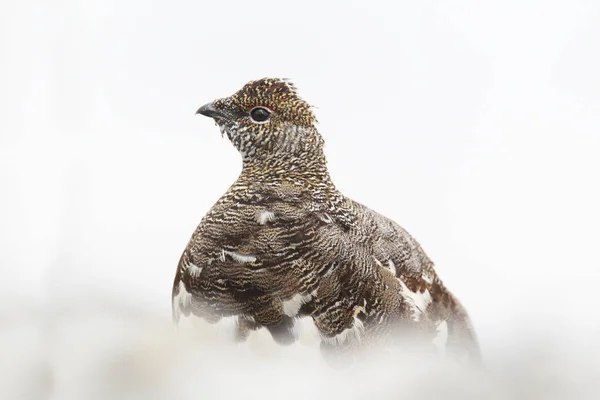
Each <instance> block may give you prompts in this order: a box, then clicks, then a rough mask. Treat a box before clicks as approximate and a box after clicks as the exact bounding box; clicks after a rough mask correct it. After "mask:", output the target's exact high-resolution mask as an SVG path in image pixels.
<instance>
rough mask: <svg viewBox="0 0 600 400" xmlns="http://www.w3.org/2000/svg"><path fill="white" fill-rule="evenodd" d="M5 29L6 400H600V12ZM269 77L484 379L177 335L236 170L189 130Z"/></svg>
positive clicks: (378, 12)
mask: <svg viewBox="0 0 600 400" xmlns="http://www.w3.org/2000/svg"><path fill="white" fill-rule="evenodd" d="M0 8H1V9H0V34H1V35H0V51H1V53H0V60H1V61H0V399H2V400H5V399H7V400H13V399H16V400H21V399H25V400H29V399H47V398H50V399H53V400H63V399H77V400H80V399H136V398H139V399H154V398H157V399H188V398H189V399H192V398H193V399H198V398H219V397H220V398H225V397H233V395H234V394H239V395H243V396H245V397H249V398H252V397H260V396H262V398H301V397H302V396H305V395H312V396H313V397H315V398H318V397H321V398H322V397H325V396H328V398H371V399H372V398H388V397H394V398H408V399H412V398H416V399H418V398H449V399H452V398H457V399H466V398H474V399H506V398H511V399H512V398H522V399H544V398H555V399H577V398H587V399H597V398H599V397H600V395H598V393H599V392H600V390H599V389H600V372H599V371H600V368H599V367H600V366H599V365H598V364H599V360H600V348H599V344H598V343H599V341H598V338H599V337H600V312H599V311H598V308H599V306H600V294H599V293H598V287H599V284H600V256H599V254H598V243H600V234H599V232H600V231H599V229H598V227H599V226H600V207H598V205H599V204H600V187H599V185H598V182H599V181H600V177H599V173H598V171H600V157H598V155H599V154H600V134H599V132H600V96H599V95H598V93H600V80H599V78H598V77H599V76H600V75H599V74H598V71H600V52H598V40H597V38H598V37H600V25H599V24H598V21H599V20H600V3H598V2H597V1H586V0H568V1H567V0H564V1H560V0H559V1H551V2H549V1H543V0H532V1H517V0H506V1H502V2H481V1H477V0H458V1H451V2H447V1H445V2H433V1H420V2H414V1H397V2H390V1H377V0H373V1H369V2H365V1H348V2H343V3H341V2H334V1H332V2H322V1H317V0H315V1H313V0H304V1H302V2H281V1H278V0H272V1H260V0H257V1H252V2H242V1H237V2H236V1H233V2H227V1H198V0H189V1H172V2H147V1H141V0H139V1H138V0H131V1H122V0H89V1H85V2H74V1H62V2H48V1H42V0H27V1H19V2H16V1H13V2H8V1H7V2H2V4H1V5H0ZM263 76H281V77H287V78H292V79H293V80H294V82H295V83H296V84H297V86H298V87H299V89H300V93H301V94H302V95H303V96H304V97H305V98H306V99H307V100H308V101H309V102H310V103H312V104H314V105H316V106H318V109H317V110H316V111H317V117H318V119H319V121H320V129H321V132H322V133H323V135H324V137H325V139H326V154H327V157H328V160H329V165H330V170H331V174H332V177H333V179H334V181H335V182H336V184H337V185H338V187H339V189H340V190H342V191H343V192H344V193H345V194H347V195H348V196H350V197H352V198H354V199H356V200H357V201H360V202H362V203H364V204H367V205H368V206H370V207H371V208H373V209H375V210H377V211H379V212H381V213H383V214H385V215H387V216H389V217H391V218H393V219H394V220H396V221H397V222H399V223H400V224H401V225H403V226H404V227H405V228H407V229H408V230H409V232H411V233H412V234H413V235H414V236H415V237H416V238H417V239H418V240H419V241H420V243H421V244H422V245H423V247H424V248H425V250H426V251H427V253H428V254H429V255H430V256H431V258H432V259H433V260H434V261H435V263H436V265H437V270H438V272H439V274H440V276H441V277H442V278H443V279H444V281H445V283H446V284H447V286H448V287H449V288H451V289H452V290H453V291H454V292H455V293H456V294H457V296H458V297H459V298H460V299H461V301H462V302H463V303H464V304H465V306H466V307H467V309H468V310H469V312H470V314H471V316H472V319H473V321H474V324H475V328H476V330H477V331H478V333H479V337H480V341H481V345H482V350H483V354H484V357H485V362H486V368H487V369H486V371H485V372H482V371H465V370H457V369H456V368H454V367H452V366H450V365H437V366H435V367H432V366H430V365H426V364H424V363H423V362H422V360H415V359H414V357H410V356H407V355H402V356H399V357H397V358H396V359H394V361H393V362H390V361H389V360H388V361H381V362H379V363H373V364H370V365H365V366H363V367H362V368H358V367H355V368H350V369H349V370H344V371H334V370H331V369H330V368H329V367H326V366H325V365H324V364H323V362H322V361H321V360H320V358H319V357H318V353H317V352H316V350H313V348H312V347H310V346H306V345H303V344H298V345H296V346H293V347H290V348H277V347H271V346H266V345H264V344H261V341H260V340H258V339H260V337H259V338H253V339H252V340H253V341H251V342H250V343H248V344H245V345H242V346H241V347H239V346H238V347H233V348H232V347H230V346H225V347H223V346H224V345H223V340H224V338H223V337H222V336H220V335H219V334H218V333H215V332H214V330H213V329H210V328H204V329H202V331H201V332H202V334H201V335H200V334H199V335H196V336H190V335H189V334H187V333H183V334H181V333H179V334H178V335H175V333H174V331H173V329H172V327H171V320H170V290H171V282H172V279H173V273H174V271H175V266H176V263H177V260H178V258H179V255H180V253H181V251H182V249H183V247H184V246H185V243H186V242H187V240H188V238H189V236H190V234H191V233H192V231H193V229H194V228H195V227H196V225H197V223H198V222H199V220H200V218H201V217H202V215H204V213H205V212H206V211H207V210H208V209H209V207H210V206H211V205H212V204H213V203H214V201H216V200H217V198H218V197H219V196H220V195H221V194H222V193H223V192H224V191H225V190H226V189H227V187H228V186H229V185H230V183H231V182H232V181H233V180H234V179H235V177H236V176H237V174H238V172H239V168H240V160H239V156H238V155H237V154H236V152H235V150H234V149H233V148H232V146H231V145H230V144H229V143H228V142H227V141H226V140H223V139H221V137H220V135H219V132H218V129H217V128H216V127H214V126H213V124H212V123H211V122H210V121H209V120H208V119H206V118H202V117H199V116H194V115H193V113H194V111H195V110H196V109H197V107H199V106H200V105H202V104H204V103H205V102H207V101H210V100H212V99H214V98H216V97H221V96H226V95H229V94H230V93H232V92H233V91H235V90H237V89H238V88H239V87H240V86H241V85H242V84H243V83H245V82H246V81H248V80H250V79H254V78H259V77H263Z"/></svg>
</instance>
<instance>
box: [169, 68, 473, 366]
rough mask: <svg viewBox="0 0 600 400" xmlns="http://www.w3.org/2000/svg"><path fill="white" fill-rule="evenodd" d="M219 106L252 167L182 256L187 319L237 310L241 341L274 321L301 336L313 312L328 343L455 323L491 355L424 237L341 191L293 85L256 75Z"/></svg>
mask: <svg viewBox="0 0 600 400" xmlns="http://www.w3.org/2000/svg"><path fill="white" fill-rule="evenodd" d="M257 106H258V107H265V108H268V110H270V116H269V117H270V118H269V120H268V121H267V122H266V123H256V122H255V121H253V120H252V118H251V117H250V115H249V112H250V110H252V109H253V108H254V107H257ZM211 107H213V109H214V110H217V112H218V115H217V116H213V115H211V116H213V117H214V118H215V120H216V122H217V123H218V124H219V126H220V127H221V129H222V131H223V132H224V133H226V134H227V135H228V137H229V139H230V140H231V142H232V143H233V144H234V146H235V147H236V148H237V149H238V150H239V151H240V153H241V154H242V157H243V160H244V165H243V169H242V172H241V174H240V176H239V178H238V179H237V180H236V182H235V183H234V184H233V185H232V186H231V187H230V188H229V190H228V191H227V192H226V193H225V194H224V195H223V196H222V197H221V199H219V201H217V203H216V204H215V205H214V206H213V207H212V208H211V210H210V211H209V212H208V214H206V216H205V217H204V218H203V219H202V221H201V222H200V225H199V226H198V228H197V229H196V231H195V232H194V234H193V235H192V237H191V239H190V241H189V243H188V245H187V247H186V249H185V251H184V252H183V254H182V256H181V259H180V261H179V265H178V268H177V273H176V276H175V282H174V286H173V311H174V318H175V319H176V320H178V319H179V317H180V315H181V314H183V315H189V314H190V313H191V314H194V315H196V316H198V317H201V318H204V319H206V320H208V321H211V322H215V321H218V320H219V319H220V318H222V317H226V316H236V317H237V321H238V336H239V338H240V339H243V338H245V337H246V336H247V334H248V333H249V332H250V331H251V330H254V329H259V328H261V327H266V328H267V329H269V331H270V332H271V334H272V335H273V337H274V339H275V340H277V341H278V342H280V343H290V342H292V341H293V340H294V336H293V334H292V328H293V325H294V319H295V318H299V317H309V318H312V320H313V322H314V324H315V326H316V327H317V329H318V331H319V332H320V334H321V338H322V340H323V343H322V346H324V350H327V349H328V348H331V347H333V348H335V347H344V346H355V345H358V344H360V343H366V342H368V341H373V342H377V341H386V340H389V338H390V337H393V336H394V335H396V334H397V332H403V331H417V332H420V333H419V334H420V335H421V336H423V337H428V338H429V340H431V339H432V338H433V337H434V336H435V331H436V324H439V323H440V322H442V321H446V323H447V324H448V334H449V337H448V346H449V347H450V346H453V347H454V348H456V349H461V350H462V351H465V352H466V353H467V354H469V355H470V357H471V358H472V359H478V358H479V352H478V346H477V341H476V338H475V335H474V333H473V330H472V328H471V325H470V322H469V319H468V316H467V314H466V312H465V310H464V308H463V307H462V306H461V305H460V303H459V302H458V301H457V300H456V299H455V298H454V297H453V296H452V294H451V293H450V292H449V291H448V290H447V289H446V288H445V287H444V286H443V285H442V283H441V281H440V279H439V278H438V276H437V274H436V273H435V271H434V268H433V263H432V262H431V261H430V260H429V258H428V257H427V256H426V255H425V253H424V251H423V249H422V248H421V246H420V245H419V244H418V243H417V242H416V241H415V240H414V239H413V238H412V237H411V236H410V235H409V234H408V233H407V232H406V231H405V230H404V229H402V228H401V227H400V226H399V225H397V224H396V223H394V222H393V221H391V220H389V219H387V218H386V217H384V216H382V215H380V214H377V213H376V212H374V211H372V210H370V209H368V208H367V207H365V206H363V205H361V204H358V203H356V202H354V201H352V200H350V199H348V198H347V197H345V196H343V195H342V194H341V193H340V192H339V191H338V190H337V189H336V188H335V186H334V184H333V183H332V181H331V179H330V177H329V174H328V171H327V167H326V161H325V156H324V154H323V139H322V138H321V136H320V134H319V133H318V131H317V129H316V127H315V124H316V120H315V118H314V115H313V114H312V111H311V108H310V106H309V105H308V104H307V103H306V102H304V100H302V99H301V98H300V97H299V96H298V94H297V92H296V89H295V87H293V85H291V83H289V82H288V81H285V80H280V79H261V80H257V81H253V82H250V83H248V84H247V85H246V86H244V87H243V88H242V89H241V90H240V91H239V92H237V93H236V94H234V95H233V96H231V97H228V98H224V99H219V100H216V101H215V102H213V103H211ZM419 302H421V303H419Z"/></svg>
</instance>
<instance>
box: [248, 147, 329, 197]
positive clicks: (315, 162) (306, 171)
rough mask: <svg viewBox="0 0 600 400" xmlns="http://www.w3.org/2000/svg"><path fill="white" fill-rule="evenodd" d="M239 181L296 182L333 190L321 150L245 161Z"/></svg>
mask: <svg viewBox="0 0 600 400" xmlns="http://www.w3.org/2000/svg"><path fill="white" fill-rule="evenodd" d="M239 180H242V181H244V182H251V181H257V182H260V183H265V182H277V181H288V182H290V181H296V182H303V183H309V184H310V183H312V184H315V185H318V186H321V187H323V186H327V187H331V188H332V189H334V185H333V182H332V181H331V178H330V177H329V171H328V170H327V161H326V159H325V155H324V154H323V151H322V150H321V149H319V151H315V152H311V153H305V154H274V155H273V156H271V157H265V158H261V159H245V160H244V164H243V167H242V173H241V174H240V177H239V179H238V181H239Z"/></svg>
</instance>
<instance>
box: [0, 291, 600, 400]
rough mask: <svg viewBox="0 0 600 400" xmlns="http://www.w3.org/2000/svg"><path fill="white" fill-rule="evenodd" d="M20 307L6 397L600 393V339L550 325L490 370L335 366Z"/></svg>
mask: <svg viewBox="0 0 600 400" xmlns="http://www.w3.org/2000/svg"><path fill="white" fill-rule="evenodd" d="M70 300H72V299H70ZM14 306H15V305H14V304H13V307H14ZM19 310H20V312H19V315H14V313H12V314H13V316H12V318H11V317H9V316H8V315H10V314H11V313H3V326H4V328H3V329H2V330H1V331H0V352H1V354H2V359H1V360H0V373H1V375H0V393H1V398H2V399H61V400H63V399H65V400H66V399H90V400H91V399H199V398H207V399H212V398H215V399H228V398H240V397H243V398H250V399H271V398H272V399H280V398H289V399H302V398H317V399H321V398H323V399H332V398H347V399H366V398H369V399H384V398H405V399H439V398H446V399H533V398H535V399H594V398H597V393H598V389H600V383H599V382H598V371H599V368H600V348H599V347H598V345H597V344H596V342H595V341H592V339H594V338H593V336H597V332H596V333H595V334H592V333H591V332H587V333H583V334H577V335H576V337H570V338H566V337H563V338H559V337H557V336H558V335H548V331H549V330H553V331H556V330H559V331H562V330H563V329H562V327H561V326H560V324H558V323H556V324H554V323H551V321H546V323H545V324H544V325H542V326H540V327H539V328H538V329H537V331H528V330H527V329H523V328H522V327H521V328H520V329H517V330H519V331H520V333H521V335H520V337H519V338H516V337H514V336H513V337H504V338H503V340H502V341H500V340H499V341H498V342H496V343H495V344H494V345H492V346H487V354H486V368H485V370H470V369H466V368H465V367H460V368H458V367H456V366H455V365H453V364H449V363H444V362H439V363H432V362H431V360H429V361H425V360H423V359H421V358H418V357H417V356H416V355H410V354H402V355H397V356H394V357H388V358H387V359H386V360H377V359H375V360H373V361H372V362H368V363H365V364H361V365H354V366H352V367H350V368H347V369H343V370H336V369H332V368H331V367H329V366H328V365H326V364H325V363H324V362H323V360H322V359H321V358H320V356H319V354H318V351H316V348H315V347H314V343H311V342H300V343H297V344H295V345H293V346H290V347H286V348H282V347H279V346H277V345H273V344H270V342H269V341H268V340H267V339H268V334H266V333H265V334H263V333H259V334H256V335H254V336H252V337H251V338H250V339H249V341H248V342H246V343H244V344H241V345H230V344H229V345H228V344H227V343H226V340H225V338H224V336H220V335H219V334H217V333H216V332H221V334H222V332H223V331H222V330H221V331H219V330H217V331H216V332H215V330H214V329H213V328H214V327H213V326H209V327H206V328H205V329H203V330H200V331H199V332H197V331H196V334H195V335H191V334H190V332H191V330H179V331H177V332H175V331H173V329H172V328H171V327H170V324H169V322H170V321H168V320H167V319H166V318H159V317H157V316H156V315H152V314H151V313H148V312H144V310H142V309H140V308H137V309H136V308H135V307H131V306H125V307H123V305H122V304H114V303H113V304H111V302H110V301H108V298H106V299H104V301H102V300H101V299H99V298H96V299H94V298H91V299H90V298H88V299H87V300H85V301H82V302H79V304H73V302H72V301H69V302H68V304H66V303H60V302H59V303H57V304H55V305H54V306H52V307H49V308H46V309H45V310H44V312H42V310H40V309H37V310H36V309H35V308H34V307H31V308H29V307H23V305H21V307H20V308H19ZM25 310H27V311H26V312H24V311H25ZM7 319H8V321H9V326H8V328H7V327H6V325H5V323H6V322H7ZM555 322H557V321H555ZM541 328H543V329H541ZM526 331H528V332H526ZM549 336H554V337H553V338H549ZM591 343H594V345H591ZM390 358H392V359H390Z"/></svg>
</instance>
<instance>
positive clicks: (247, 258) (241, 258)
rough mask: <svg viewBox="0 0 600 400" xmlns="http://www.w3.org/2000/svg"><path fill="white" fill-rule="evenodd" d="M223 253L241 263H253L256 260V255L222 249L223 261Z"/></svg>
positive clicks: (223, 258)
mask: <svg viewBox="0 0 600 400" xmlns="http://www.w3.org/2000/svg"><path fill="white" fill-rule="evenodd" d="M225 255H228V256H229V257H231V258H232V259H233V260H234V261H237V262H241V263H253V262H254V261H256V256H253V255H251V254H240V253H236V252H235V251H228V250H223V252H222V253H221V257H222V260H223V261H225Z"/></svg>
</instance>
